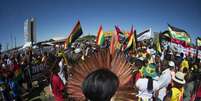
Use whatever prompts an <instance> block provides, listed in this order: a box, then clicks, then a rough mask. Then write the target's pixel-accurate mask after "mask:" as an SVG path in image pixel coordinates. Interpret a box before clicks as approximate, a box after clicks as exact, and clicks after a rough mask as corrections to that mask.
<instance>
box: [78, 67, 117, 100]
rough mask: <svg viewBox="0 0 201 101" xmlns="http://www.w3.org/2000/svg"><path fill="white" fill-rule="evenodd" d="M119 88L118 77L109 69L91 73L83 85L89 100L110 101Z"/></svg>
mask: <svg viewBox="0 0 201 101" xmlns="http://www.w3.org/2000/svg"><path fill="white" fill-rule="evenodd" d="M118 86H119V80H118V77H117V76H116V75H115V74H114V73H113V72H111V71H110V70H108V69H99V70H96V71H94V72H92V73H90V74H89V75H88V76H87V77H86V78H85V80H84V82H83V84H82V91H83V93H84V95H85V97H86V99H87V100H90V101H110V100H111V98H112V96H113V95H114V94H115V92H116V91H117V88H118Z"/></svg>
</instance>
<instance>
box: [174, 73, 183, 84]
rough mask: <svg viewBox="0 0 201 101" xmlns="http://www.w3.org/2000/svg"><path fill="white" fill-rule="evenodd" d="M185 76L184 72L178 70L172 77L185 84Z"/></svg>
mask: <svg viewBox="0 0 201 101" xmlns="http://www.w3.org/2000/svg"><path fill="white" fill-rule="evenodd" d="M184 76H185V74H184V73H182V72H177V73H176V74H175V76H173V77H172V79H173V80H174V81H175V82H177V83H179V84H185V83H186V81H185V79H184Z"/></svg>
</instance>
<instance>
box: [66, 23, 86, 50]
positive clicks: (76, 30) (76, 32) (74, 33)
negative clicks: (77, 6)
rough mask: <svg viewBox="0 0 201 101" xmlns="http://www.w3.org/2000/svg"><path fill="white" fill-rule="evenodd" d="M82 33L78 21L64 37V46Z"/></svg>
mask: <svg viewBox="0 0 201 101" xmlns="http://www.w3.org/2000/svg"><path fill="white" fill-rule="evenodd" d="M82 33H83V32H82V28H81V25H80V21H78V22H77V24H76V25H75V27H74V28H73V30H72V32H71V33H70V35H69V36H68V37H67V38H66V41H65V43H64V47H65V48H67V47H68V46H69V45H70V44H71V43H73V42H75V40H76V39H78V38H79V37H80V36H81V35H82Z"/></svg>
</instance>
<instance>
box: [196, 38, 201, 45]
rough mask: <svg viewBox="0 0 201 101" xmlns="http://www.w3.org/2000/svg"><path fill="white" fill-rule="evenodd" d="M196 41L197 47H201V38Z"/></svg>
mask: <svg viewBox="0 0 201 101" xmlns="http://www.w3.org/2000/svg"><path fill="white" fill-rule="evenodd" d="M196 41H197V42H196V43H197V46H201V38H200V37H198V38H197V40H196Z"/></svg>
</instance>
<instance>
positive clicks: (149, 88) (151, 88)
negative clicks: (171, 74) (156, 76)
mask: <svg viewBox="0 0 201 101" xmlns="http://www.w3.org/2000/svg"><path fill="white" fill-rule="evenodd" d="M146 78H148V84H147V90H148V91H149V92H151V91H152V90H153V79H152V78H151V77H149V76H147V77H146Z"/></svg>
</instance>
